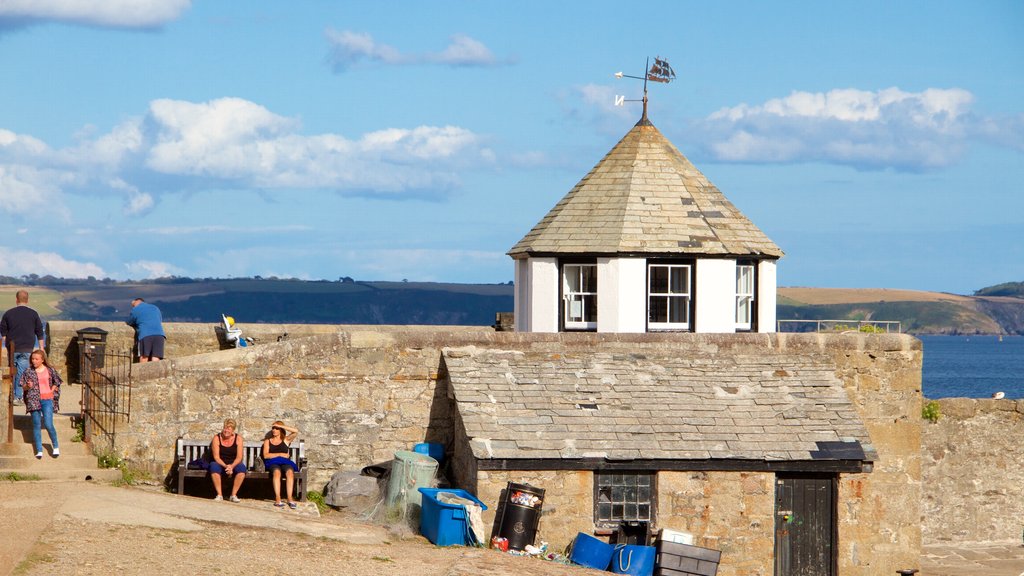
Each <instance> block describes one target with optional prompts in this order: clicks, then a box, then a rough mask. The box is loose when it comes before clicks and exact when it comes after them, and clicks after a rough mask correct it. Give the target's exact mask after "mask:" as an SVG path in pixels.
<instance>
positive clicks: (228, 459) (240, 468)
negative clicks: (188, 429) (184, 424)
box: [210, 418, 247, 502]
mask: <svg viewBox="0 0 1024 576" xmlns="http://www.w3.org/2000/svg"><path fill="white" fill-rule="evenodd" d="M237 427H238V424H236V423H235V421H234V420H233V419H231V418H228V419H227V420H225V421H224V429H223V430H221V431H220V433H219V434H217V435H216V436H214V437H213V442H212V443H211V445H212V449H211V452H212V454H213V462H210V479H211V480H212V481H213V489H214V490H216V491H217V497H216V498H214V500H223V499H224V495H223V493H222V492H221V475H227V476H228V478H231V477H234V480H233V481H232V484H231V501H232V502H239V500H238V489H239V488H241V487H242V482H243V481H244V480H245V473H246V472H247V469H246V467H245V464H244V463H243V462H242V458H243V457H244V456H245V449H244V448H242V447H243V446H245V442H244V441H243V440H242V437H241V436H239V435H238V434H235V428H237Z"/></svg>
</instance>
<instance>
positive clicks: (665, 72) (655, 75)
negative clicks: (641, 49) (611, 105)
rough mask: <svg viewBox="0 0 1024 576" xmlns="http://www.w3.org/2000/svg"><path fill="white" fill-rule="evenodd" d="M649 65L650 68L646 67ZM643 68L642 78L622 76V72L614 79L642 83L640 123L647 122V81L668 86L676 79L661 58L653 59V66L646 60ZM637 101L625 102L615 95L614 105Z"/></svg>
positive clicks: (623, 98) (673, 71) (625, 100)
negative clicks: (644, 73)
mask: <svg viewBox="0 0 1024 576" xmlns="http://www.w3.org/2000/svg"><path fill="white" fill-rule="evenodd" d="M648 65H650V67H648ZM644 68H645V69H646V70H647V74H646V75H644V76H630V75H629V74H623V73H622V72H616V73H615V77H616V78H635V79H637V80H643V81H644V97H643V99H642V100H639V101H640V102H643V103H644V115H643V117H642V118H641V119H640V121H641V122H643V121H646V120H647V81H648V80H650V81H651V82H658V83H661V84H668V83H669V82H671V81H673V80H675V79H676V71H675V70H673V69H672V66H671V65H669V63H668V60H666V59H664V58H662V57H661V56H655V57H654V64H651V59H650V58H648V59H647V62H646V64H644ZM637 101H638V100H627V99H626V97H625V96H619V95H618V94H616V95H615V105H616V106H622V105H623V104H624V103H626V102H637Z"/></svg>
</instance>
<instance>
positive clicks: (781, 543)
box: [775, 474, 838, 576]
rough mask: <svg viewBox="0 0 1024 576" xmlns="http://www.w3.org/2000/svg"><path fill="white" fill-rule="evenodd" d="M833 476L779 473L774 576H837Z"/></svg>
mask: <svg viewBox="0 0 1024 576" xmlns="http://www.w3.org/2000/svg"><path fill="white" fill-rule="evenodd" d="M837 480H838V479H837V478H836V476H835V475H832V474H779V475H778V476H776V481H775V576H835V575H836V573H837V558H836V542H837V538H836V535H837V531H838V530H837V525H836V489H837Z"/></svg>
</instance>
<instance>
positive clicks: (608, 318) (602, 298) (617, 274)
mask: <svg viewBox="0 0 1024 576" xmlns="http://www.w3.org/2000/svg"><path fill="white" fill-rule="evenodd" d="M646 284H647V260H646V259H645V258H598V259H597V331H598V332H619V333H635V332H644V331H646V330H647V322H646V315H647V292H646Z"/></svg>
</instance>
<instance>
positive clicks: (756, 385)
mask: <svg viewBox="0 0 1024 576" xmlns="http://www.w3.org/2000/svg"><path fill="white" fill-rule="evenodd" d="M443 359H444V363H445V366H446V369H447V373H448V378H449V380H450V382H451V387H452V391H453V393H454V397H455V401H456V403H457V406H458V411H459V414H460V416H461V419H462V422H463V424H464V426H465V430H466V433H467V435H468V436H469V443H470V446H471V449H472V452H473V455H474V456H475V457H476V458H478V459H563V460H564V459H576V458H604V459H607V460H647V459H679V460H704V459H711V460H714V459H727V460H758V461H782V460H785V461H797V460H799V461H820V460H838V459H844V460H846V459H850V460H861V461H873V460H874V459H875V458H874V456H875V454H874V450H873V449H872V448H871V447H870V439H869V436H868V433H867V430H866V428H865V427H864V424H863V423H862V422H861V419H860V417H859V416H858V415H857V413H856V411H855V409H854V406H853V404H852V403H851V402H850V399H849V398H848V396H847V394H846V391H845V389H844V388H843V385H842V383H841V382H840V381H839V380H838V379H837V378H836V376H835V366H834V365H831V364H829V363H828V361H827V360H826V359H823V358H820V357H812V356H803V355H798V354H785V353H780V354H777V355H728V356H719V357H703V358H682V357H676V356H667V355H666V356H650V355H638V354H615V353H609V352H593V353H589V354H579V355H571V354H540V353H531V354H527V353H524V352H519V351H495V350H481V349H476V348H462V349H446V350H444V351H443ZM853 441H856V442H859V446H858V445H857V444H855V443H852V442H853ZM838 442H842V443H844V444H841V446H853V447H857V448H861V447H862V448H863V449H864V451H865V452H866V453H867V455H866V456H865V455H864V454H861V455H860V457H859V458H849V456H848V454H847V456H839V455H837V454H835V453H830V452H828V450H824V451H823V450H822V446H824V445H829V443H831V444H832V445H835V443H838ZM822 443H825V444H822ZM855 452H859V450H855Z"/></svg>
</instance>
